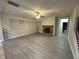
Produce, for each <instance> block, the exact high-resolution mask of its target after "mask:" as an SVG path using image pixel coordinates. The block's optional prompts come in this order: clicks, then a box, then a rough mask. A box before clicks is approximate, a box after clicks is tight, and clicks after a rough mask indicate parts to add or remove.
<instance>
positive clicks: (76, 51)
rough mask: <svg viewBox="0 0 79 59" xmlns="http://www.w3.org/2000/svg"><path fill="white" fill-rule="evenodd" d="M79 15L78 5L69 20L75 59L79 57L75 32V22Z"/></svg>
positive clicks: (70, 41)
mask: <svg viewBox="0 0 79 59" xmlns="http://www.w3.org/2000/svg"><path fill="white" fill-rule="evenodd" d="M76 17H77V7H75V8H74V10H73V12H72V14H71V17H70V20H69V32H68V39H69V43H70V46H71V49H72V53H73V56H74V59H79V58H78V57H79V56H78V47H77V40H76V34H75V27H76V26H75V25H76V24H75V22H76Z"/></svg>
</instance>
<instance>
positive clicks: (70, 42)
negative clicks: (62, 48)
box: [68, 36, 75, 59]
mask: <svg viewBox="0 0 79 59" xmlns="http://www.w3.org/2000/svg"><path fill="white" fill-rule="evenodd" d="M68 41H69V44H70V48H71V51H72V54H73V57H74V59H75V54H74V50H73V48H72V45H71V42H70V38H69V36H68Z"/></svg>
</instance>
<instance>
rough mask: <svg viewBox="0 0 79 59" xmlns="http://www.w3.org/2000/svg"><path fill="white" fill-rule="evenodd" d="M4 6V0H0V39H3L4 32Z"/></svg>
mask: <svg viewBox="0 0 79 59" xmlns="http://www.w3.org/2000/svg"><path fill="white" fill-rule="evenodd" d="M2 6H3V0H0V41H3V40H4V39H3V33H2V24H1V20H2V14H1V13H2Z"/></svg>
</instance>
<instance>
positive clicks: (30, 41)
mask: <svg viewBox="0 0 79 59" xmlns="http://www.w3.org/2000/svg"><path fill="white" fill-rule="evenodd" d="M3 47H4V51H5V55H6V59H73V56H72V53H71V50H70V46H69V43H68V40H67V36H66V35H61V36H60V37H55V36H53V37H52V36H49V35H45V34H40V33H35V34H31V35H27V36H22V37H18V38H14V39H11V40H7V41H5V42H3Z"/></svg>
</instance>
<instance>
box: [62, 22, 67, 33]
mask: <svg viewBox="0 0 79 59" xmlns="http://www.w3.org/2000/svg"><path fill="white" fill-rule="evenodd" d="M67 25H68V22H63V27H62V33H66V32H67Z"/></svg>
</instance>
